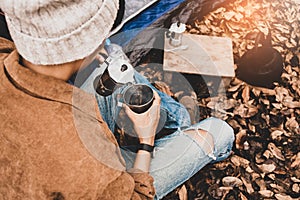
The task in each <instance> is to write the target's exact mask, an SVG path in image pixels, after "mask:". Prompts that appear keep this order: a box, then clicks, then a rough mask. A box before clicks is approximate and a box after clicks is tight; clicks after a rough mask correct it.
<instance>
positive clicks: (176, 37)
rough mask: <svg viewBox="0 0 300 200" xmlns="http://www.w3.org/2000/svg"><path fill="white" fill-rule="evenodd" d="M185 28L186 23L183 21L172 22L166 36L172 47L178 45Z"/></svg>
mask: <svg viewBox="0 0 300 200" xmlns="http://www.w3.org/2000/svg"><path fill="white" fill-rule="evenodd" d="M185 30H186V25H185V24H183V23H179V22H176V23H173V24H172V25H171V27H170V28H169V31H168V33H167V34H168V35H167V36H168V37H169V38H170V44H171V45H172V46H174V47H178V46H180V45H181V42H182V35H183V33H184V31H185Z"/></svg>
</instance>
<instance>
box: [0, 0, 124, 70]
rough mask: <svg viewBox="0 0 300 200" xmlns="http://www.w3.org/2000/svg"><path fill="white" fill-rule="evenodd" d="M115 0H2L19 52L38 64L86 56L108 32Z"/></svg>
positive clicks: (50, 63)
mask: <svg viewBox="0 0 300 200" xmlns="http://www.w3.org/2000/svg"><path fill="white" fill-rule="evenodd" d="M118 4H119V1H118V0H2V1H1V4H0V7H1V9H2V10H3V11H4V13H5V17H6V21H7V25H8V28H9V31H10V34H11V36H12V39H13V41H14V43H15V45H16V48H17V50H18V52H19V53H20V55H21V56H22V57H24V58H25V59H26V60H28V61H30V62H32V63H34V64H41V65H53V64H62V63H67V62H71V61H75V60H79V59H82V58H85V57H87V56H88V55H90V54H91V53H93V52H94V51H95V50H96V49H97V48H98V47H99V46H100V44H101V43H102V42H103V41H104V40H105V38H106V37H107V36H108V35H109V32H110V29H111V28H112V26H113V23H114V20H115V17H116V15H117V11H118V6H119V5H118Z"/></svg>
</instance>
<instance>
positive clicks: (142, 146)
mask: <svg viewBox="0 0 300 200" xmlns="http://www.w3.org/2000/svg"><path fill="white" fill-rule="evenodd" d="M139 150H144V151H148V152H150V153H152V152H153V150H154V146H151V145H149V144H143V143H141V144H140V145H139Z"/></svg>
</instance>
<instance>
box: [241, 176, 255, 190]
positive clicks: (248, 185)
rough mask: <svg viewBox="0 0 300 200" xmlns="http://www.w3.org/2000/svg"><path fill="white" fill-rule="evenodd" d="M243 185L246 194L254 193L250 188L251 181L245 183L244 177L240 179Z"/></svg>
mask: <svg viewBox="0 0 300 200" xmlns="http://www.w3.org/2000/svg"><path fill="white" fill-rule="evenodd" d="M241 179H242V181H243V184H244V185H245V186H246V190H247V192H248V194H252V193H253V192H254V189H253V187H252V184H251V181H247V180H246V179H245V178H244V177H241Z"/></svg>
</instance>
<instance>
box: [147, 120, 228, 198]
mask: <svg viewBox="0 0 300 200" xmlns="http://www.w3.org/2000/svg"><path fill="white" fill-rule="evenodd" d="M192 129H202V130H206V131H208V133H209V134H211V136H212V137H213V138H214V151H213V156H210V155H208V154H207V153H206V151H205V150H203V148H202V147H201V146H200V145H199V144H198V143H197V141H195V140H194V139H193V138H192V137H190V136H189V135H188V134H186V133H184V131H181V130H179V131H177V132H176V133H174V134H173V135H171V136H168V137H166V138H162V139H161V140H158V141H157V142H156V147H155V148H156V152H155V157H154V158H153V159H152V161H151V167H150V174H151V175H152V176H153V178H154V187H155V189H156V199H161V198H162V197H164V196H165V195H167V194H168V193H169V192H171V191H173V190H174V189H175V188H176V187H178V186H179V185H181V184H182V183H184V182H185V181H187V180H188V179H189V178H191V177H192V176H193V175H194V174H195V173H197V172H198V171H199V170H200V169H201V168H203V167H204V166H205V165H207V164H208V163H210V162H216V161H221V160H224V159H225V158H227V157H228V156H229V154H230V152H231V148H232V144H233V141H234V134H233V129H232V128H231V127H230V126H229V125H228V124H227V123H226V122H224V121H222V120H219V119H216V118H208V119H206V120H203V121H201V122H200V123H198V124H195V125H193V126H192V127H190V128H188V130H192Z"/></svg>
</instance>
